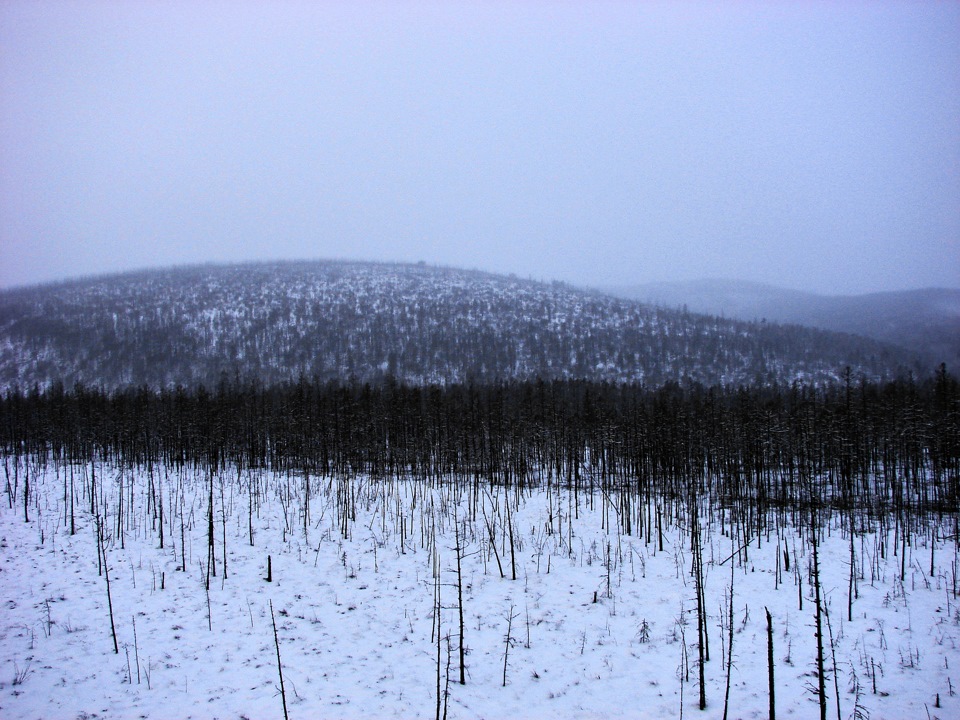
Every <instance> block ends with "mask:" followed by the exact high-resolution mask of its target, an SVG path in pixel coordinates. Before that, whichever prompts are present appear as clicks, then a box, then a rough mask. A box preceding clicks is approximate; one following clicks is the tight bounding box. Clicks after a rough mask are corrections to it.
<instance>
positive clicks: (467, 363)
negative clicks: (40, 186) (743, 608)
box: [0, 262, 932, 389]
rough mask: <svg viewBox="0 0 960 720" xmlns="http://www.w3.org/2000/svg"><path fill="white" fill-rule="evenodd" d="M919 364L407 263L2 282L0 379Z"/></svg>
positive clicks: (467, 374) (112, 381) (780, 376)
mask: <svg viewBox="0 0 960 720" xmlns="http://www.w3.org/2000/svg"><path fill="white" fill-rule="evenodd" d="M846 366H850V367H852V368H853V370H854V372H855V374H856V375H858V376H859V375H865V376H867V377H869V378H882V377H892V376H894V375H895V374H896V373H897V372H899V371H902V370H903V369H904V368H910V369H912V370H918V371H921V372H923V373H924V374H927V373H929V372H930V371H931V370H932V368H920V367H917V366H916V365H915V359H914V358H913V357H912V356H910V354H909V353H907V352H904V351H901V350H897V349H894V348H892V347H890V346H885V345H883V344H881V343H877V342H873V341H868V340H865V339H862V338H857V337H854V336H848V335H840V334H835V333H828V332H821V331H815V330H811V329H807V328H800V327H796V326H778V325H772V324H767V323H748V322H737V321H731V320H723V319H719V318H713V317H708V316H703V315H694V314H689V313H684V312H680V311H673V310H663V309H655V308H652V307H650V306H647V305H643V304H640V303H637V302H633V301H628V300H622V299H617V298H613V297H609V296H606V295H602V294H597V293H591V292H587V291H582V290H578V289H575V288H572V287H569V286H566V285H562V284H558V283H553V284H546V283H539V282H534V281H529V280H521V279H517V278H514V277H503V276H496V275H489V274H483V273H478V272H469V271H462V270H455V269H438V268H430V267H425V266H418V265H381V264H369V263H346V262H314V263H276V264H256V265H236V266H202V267H191V268H177V269H170V270H163V271H149V272H141V273H132V274H127V275H121V276H112V277H103V278H94V279H87V280H80V281H75V282H69V283H63V284H58V285H48V286H41V287H33V288H23V289H18V290H12V291H7V292H4V293H2V294H0V388H6V389H10V388H13V387H20V388H24V389H26V388H31V387H33V386H34V385H39V386H40V387H41V388H44V387H49V386H51V385H53V384H54V383H58V382H62V383H63V384H64V385H65V386H67V387H72V386H73V385H74V384H75V383H78V382H79V383H84V384H88V385H95V386H99V387H104V388H107V389H112V388H118V387H127V386H140V385H148V386H151V387H153V388H172V387H175V386H177V385H182V386H184V387H197V386H199V385H201V384H203V385H206V386H207V387H213V386H215V385H216V384H218V383H219V382H221V380H222V379H223V378H224V377H227V378H228V379H230V380H234V379H240V380H242V381H248V380H256V381H258V382H260V383H263V384H265V385H269V384H272V383H275V382H282V381H290V380H295V379H297V378H298V377H300V376H305V377H307V378H310V379H318V380H331V379H341V380H343V379H349V378H356V379H358V380H361V381H371V380H372V381H376V380H379V379H383V378H385V377H387V376H390V377H395V378H396V379H398V380H399V381H402V382H405V383H411V384H428V383H439V384H446V383H451V382H463V381H466V380H468V379H473V380H477V381H489V380H494V379H533V378H543V379H548V380H552V379H587V380H593V381H610V382H643V383H645V384H648V385H660V384H662V383H664V382H667V381H687V380H692V381H697V382H701V383H704V384H708V385H711V384H726V385H735V384H741V383H754V382H760V383H766V384H769V383H772V382H781V383H789V382H792V381H794V380H801V381H811V382H823V381H829V380H834V379H836V378H837V377H838V375H839V373H840V372H842V370H843V368H844V367H846Z"/></svg>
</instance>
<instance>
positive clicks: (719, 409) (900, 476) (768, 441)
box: [0, 366, 960, 516]
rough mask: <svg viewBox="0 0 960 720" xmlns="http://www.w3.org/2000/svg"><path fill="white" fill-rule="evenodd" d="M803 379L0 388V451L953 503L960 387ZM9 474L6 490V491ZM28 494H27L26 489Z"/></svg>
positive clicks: (787, 505) (866, 502) (795, 502)
mask: <svg viewBox="0 0 960 720" xmlns="http://www.w3.org/2000/svg"><path fill="white" fill-rule="evenodd" d="M843 377H844V379H843V381H842V382H840V383H837V384H835V385H831V386H827V387H821V388H813V387H809V386H801V385H799V384H794V385H792V386H789V387H780V386H772V387H752V388H746V387H741V388H738V389H728V388H724V387H720V386H715V387H705V386H702V385H698V384H689V385H686V386H681V385H679V384H676V383H671V384H667V385H664V386H662V387H659V388H654V389H651V388H647V387H645V386H643V385H628V384H606V383H594V382H586V381H552V382H545V381H542V380H540V381H533V382H502V383H490V384H457V385H448V386H437V385H432V386H427V387H419V386H410V385H404V384H399V383H397V382H395V381H392V380H387V381H385V382H382V383H378V384H370V383H363V384H361V383H341V382H311V381H308V380H306V379H301V380H300V381H299V382H297V383H287V384H280V385H273V386H266V387H265V386H259V385H256V384H247V385H244V384H239V383H231V382H229V381H228V380H227V379H226V378H224V379H223V381H222V382H221V384H220V385H219V386H218V387H217V388H216V389H215V390H213V391H208V390H206V389H205V388H200V389H198V390H196V391H186V390H184V389H182V388H179V389H176V390H173V391H167V390H159V391H153V390H150V389H147V388H141V389H128V390H122V391H115V392H112V393H108V392H105V391H102V390H97V389H88V388H85V387H83V386H79V385H78V386H76V387H75V388H73V389H71V390H65V389H64V388H63V387H62V386H56V387H54V388H52V389H50V390H49V391H46V392H39V391H36V390H35V391H33V392H31V393H28V394H23V393H20V392H10V393H7V395H6V396H4V397H3V398H2V399H0V443H2V445H0V447H2V449H3V452H4V454H5V455H6V456H17V455H28V456H32V457H36V458H40V459H41V460H42V461H43V462H46V459H48V458H53V459H54V460H56V461H66V462H81V461H82V462H86V461H90V460H100V461H109V462H111V463H115V464H117V465H120V466H124V465H127V466H131V467H132V466H140V467H143V466H150V465H155V464H165V465H168V466H181V467H182V466H183V465H185V464H188V465H190V466H193V467H207V468H210V469H211V471H213V472H220V471H226V470H229V469H230V468H233V469H235V470H236V471H237V472H242V471H246V470H249V469H255V468H268V469H272V470H274V471H280V472H283V471H295V472H297V473H301V474H307V475H311V474H312V475H314V476H342V477H348V478H354V477H357V476H360V475H363V476H370V477H373V478H378V477H389V478H405V477H413V478H421V479H424V480H431V481H435V482H443V481H445V480H450V481H456V482H464V481H467V482H485V483H492V484H496V485H508V486H512V485H517V486H530V485H542V484H544V483H548V484H550V483H553V484H559V485H563V486H565V487H568V488H570V487H572V488H574V489H581V490H585V491H589V492H591V493H592V492H593V491H594V490H603V491H609V490H617V491H624V492H623V496H624V497H629V496H635V497H639V498H641V499H649V498H650V497H653V496H656V497H657V498H661V499H662V498H679V497H683V496H685V495H686V494H688V493H689V492H695V493H697V494H698V495H705V496H707V497H709V498H711V505H713V506H714V507H719V506H721V505H724V504H729V503H731V502H734V501H738V502H739V501H743V500H746V501H748V502H747V504H748V506H749V507H750V508H751V509H752V510H751V512H756V513H758V514H759V515H763V514H765V513H766V512H767V511H768V510H770V509H773V508H780V509H792V510H797V509H798V508H801V507H804V506H806V505H808V504H809V502H810V501H811V500H812V499H815V500H816V501H817V502H822V503H824V504H825V505H828V506H834V507H838V508H846V507H850V505H851V504H853V503H855V504H856V505H857V506H858V507H859V508H862V509H864V510H867V511H869V512H870V513H871V514H872V515H875V516H880V515H883V514H885V513H887V512H889V511H891V510H895V511H896V512H901V511H903V510H904V509H910V510H911V511H915V512H919V513H920V514H925V513H930V512H936V513H944V512H946V513H948V514H951V513H952V514H955V513H956V509H957V507H958V504H960V387H958V383H957V381H956V379H955V378H953V377H952V376H951V375H949V374H948V373H947V371H946V368H945V367H943V366H941V368H940V369H939V370H938V372H937V373H936V374H935V376H933V377H930V378H928V379H924V380H920V381H917V380H914V379H913V378H905V379H900V380H895V381H889V382H884V383H877V382H871V381H868V380H866V379H864V378H861V379H859V380H857V379H855V378H854V377H853V375H852V373H851V372H850V371H849V370H847V371H846V372H845V373H844V376H843ZM11 482H12V480H11V479H10V477H9V476H8V477H7V493H8V495H10V496H11V497H12V495H13V491H12V490H11ZM24 500H25V501H27V498H26V497H24Z"/></svg>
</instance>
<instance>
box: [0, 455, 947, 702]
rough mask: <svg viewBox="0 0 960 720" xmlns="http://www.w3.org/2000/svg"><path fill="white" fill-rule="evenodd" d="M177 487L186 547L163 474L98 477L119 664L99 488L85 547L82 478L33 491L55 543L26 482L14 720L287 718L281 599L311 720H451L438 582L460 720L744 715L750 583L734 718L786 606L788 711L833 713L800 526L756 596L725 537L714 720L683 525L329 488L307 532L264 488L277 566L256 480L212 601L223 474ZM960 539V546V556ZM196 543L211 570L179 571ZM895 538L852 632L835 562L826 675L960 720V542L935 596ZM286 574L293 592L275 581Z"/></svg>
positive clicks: (710, 602)
mask: <svg viewBox="0 0 960 720" xmlns="http://www.w3.org/2000/svg"><path fill="white" fill-rule="evenodd" d="M83 472H87V473H89V468H86V469H84V468H76V469H75V473H76V475H77V477H79V475H80V474H81V473H83ZM153 472H154V482H155V483H158V482H159V483H160V487H161V489H162V494H163V498H164V501H163V502H164V513H165V515H164V535H165V537H164V549H162V550H161V549H160V548H159V527H158V523H159V520H156V521H154V519H153V517H152V516H153V513H154V510H155V509H156V508H153V507H151V508H150V509H149V511H148V509H147V507H146V504H145V503H146V502H147V488H148V487H149V480H148V475H147V473H146V471H136V472H135V473H134V472H131V471H129V470H128V471H124V472H122V473H121V472H120V471H119V470H117V469H115V468H109V467H100V466H98V467H97V473H98V478H100V479H99V482H101V483H105V485H106V488H107V492H106V493H105V494H104V496H103V497H102V501H101V506H100V507H101V510H102V509H103V508H104V505H103V501H104V500H105V501H108V502H109V508H107V510H106V520H105V523H104V524H105V534H106V535H107V547H106V552H105V555H106V561H107V567H108V569H109V576H110V593H111V598H112V605H113V616H114V620H115V626H116V636H117V640H118V649H119V653H116V654H115V653H114V648H113V640H112V636H111V629H110V613H109V608H108V594H107V584H106V580H105V577H104V576H103V575H101V574H99V573H98V569H99V563H98V552H97V541H96V532H95V526H96V523H95V521H94V519H93V517H91V515H90V507H89V505H90V501H89V499H87V498H84V497H83V495H82V493H81V490H80V488H81V487H82V483H80V482H79V480H76V484H75V491H76V492H77V499H76V503H75V504H76V507H75V522H76V534H74V535H71V534H70V533H69V522H68V521H67V520H65V512H64V505H63V503H64V475H63V470H62V469H61V470H60V473H59V475H58V474H55V472H54V470H53V469H52V468H50V469H48V470H46V471H45V473H44V474H43V475H42V476H34V477H31V489H30V493H31V498H32V500H31V503H30V506H29V515H30V521H29V522H25V521H24V508H23V502H22V491H23V490H22V483H23V478H22V477H21V478H20V480H19V487H18V489H17V492H18V493H19V494H18V495H16V496H15V497H13V499H14V500H16V501H17V502H16V504H15V506H14V507H13V508H9V507H8V503H7V502H4V503H3V505H2V507H0V545H2V555H0V602H2V606H3V612H2V615H0V618H2V619H0V717H3V718H94V717H96V718H116V717H124V718H126V717H129V718H170V717H183V718H187V717H191V718H214V717H217V718H241V717H247V718H271V717H274V718H276V717H283V712H284V710H283V704H282V697H281V695H280V691H279V685H280V678H279V675H278V666H277V648H276V645H275V642H274V628H273V622H272V618H271V609H270V605H271V603H272V607H273V617H274V618H275V621H276V628H277V634H278V639H279V652H280V657H281V661H282V669H283V682H284V688H285V692H286V702H287V708H288V711H289V716H290V717H291V718H371V717H374V718H379V717H400V718H409V717H433V716H434V715H435V713H436V711H437V676H438V644H437V642H436V636H435V634H434V633H435V624H434V623H435V613H434V601H435V583H434V573H433V568H434V567H437V566H438V567H439V568H440V571H441V575H440V579H441V585H440V596H441V605H442V611H441V617H440V628H441V633H440V637H441V641H440V643H439V651H440V654H439V661H440V662H439V670H440V675H441V685H442V688H443V689H444V690H446V692H447V693H448V694H447V695H446V699H444V697H443V695H444V694H445V693H441V703H440V704H441V713H442V712H443V711H444V708H443V706H444V705H445V706H446V713H447V717H449V718H547V717H550V718H591V717H596V718H606V717H624V718H634V717H636V718H643V717H653V718H673V717H677V716H678V715H680V713H681V707H682V712H683V714H684V715H686V716H690V717H694V716H703V717H720V716H721V714H722V712H723V704H724V693H725V681H726V672H725V669H726V668H725V657H726V647H725V645H726V637H727V619H726V614H727V612H726V607H727V601H726V593H727V592H728V591H729V588H730V585H731V581H732V584H733V593H734V601H733V608H734V617H733V628H734V636H733V637H734V641H733V665H732V676H731V688H730V696H729V703H730V716H731V717H734V718H751V717H758V718H762V717H767V712H768V692H767V670H768V668H767V633H766V616H765V612H764V608H765V607H766V608H768V609H769V610H770V613H771V615H772V618H773V628H774V660H775V675H776V711H777V715H778V716H779V717H795V718H810V717H816V716H818V715H819V707H818V704H817V697H816V695H815V694H814V693H813V692H812V688H815V687H816V684H817V679H816V675H815V670H816V664H815V658H816V642H815V634H814V612H813V611H814V605H813V602H812V600H811V598H812V589H811V586H810V584H809V575H808V567H809V561H810V549H809V544H808V543H807V542H805V541H804V539H803V537H802V536H800V535H799V534H798V533H797V532H796V531H795V530H793V529H792V528H782V529H781V531H780V532H779V533H778V531H777V530H776V529H772V530H771V531H770V533H764V534H763V535H762V536H761V537H759V538H756V537H754V538H752V539H751V543H750V545H749V547H748V548H747V549H746V552H745V556H744V554H743V553H738V554H737V556H736V557H735V558H734V572H733V575H732V578H731V572H730V568H731V561H730V560H729V559H728V558H729V556H730V554H731V540H730V538H729V537H728V536H726V535H724V534H723V533H722V532H721V525H720V524H719V523H718V521H717V519H716V518H714V519H713V522H712V523H711V524H709V525H707V523H706V522H705V523H704V527H705V530H704V535H703V538H704V550H703V556H704V561H705V563H706V571H707V576H706V605H707V611H708V613H709V624H708V631H709V634H708V639H709V649H710V661H709V662H708V663H706V665H705V668H706V696H707V703H708V706H707V711H706V712H705V713H700V712H699V710H698V709H697V700H698V684H697V629H696V619H695V614H694V608H695V606H696V602H695V592H694V584H693V581H692V578H691V576H690V568H691V553H690V543H689V537H690V534H689V530H688V529H687V528H683V527H680V526H679V525H678V524H673V523H671V524H669V525H667V524H666V522H665V526H664V529H663V532H664V546H663V549H662V550H660V548H659V542H658V540H659V538H658V537H657V535H656V533H655V532H654V533H653V537H652V538H651V537H650V536H649V534H648V533H647V532H646V529H645V528H644V532H643V535H642V536H639V535H638V534H637V528H636V527H634V528H633V530H634V534H633V535H626V534H623V529H622V527H621V526H620V525H619V524H618V523H617V515H616V510H615V509H614V507H615V505H612V504H611V503H609V502H607V501H606V500H605V499H604V498H603V497H600V496H596V497H594V498H592V502H591V501H590V500H591V499H590V498H587V497H586V496H585V495H583V494H581V495H579V497H578V502H577V503H576V504H575V502H574V499H573V498H572V497H570V496H569V495H568V494H567V493H565V492H559V491H557V489H556V488H554V489H552V490H551V491H550V492H547V491H546V490H545V489H541V490H535V491H527V492H525V493H524V494H522V496H521V497H519V500H518V494H517V492H516V491H515V490H504V489H502V488H501V489H493V490H485V489H483V488H482V487H480V488H477V494H473V491H472V490H471V489H470V488H467V489H466V490H464V491H463V493H462V495H461V497H460V498H459V502H457V500H456V499H455V497H454V496H455V493H454V490H453V489H452V488H450V487H449V486H448V487H443V488H437V487H433V486H430V485H428V484H426V483H423V482H418V481H413V480H411V481H407V482H394V481H372V480H355V481H353V482H351V483H347V482H344V481H330V480H329V479H320V478H311V480H310V483H311V500H310V516H309V518H308V520H307V522H306V529H305V528H304V525H305V524H304V518H303V512H302V497H303V492H304V489H305V483H304V479H303V478H302V477H299V476H288V475H277V474H263V475H262V476H260V477H259V485H258V486H259V488H260V492H261V497H262V503H261V505H260V507H259V509H258V508H253V513H252V525H253V531H254V535H253V543H254V544H253V545H251V542H250V525H249V522H250V517H249V516H250V509H251V508H250V503H249V496H248V489H249V488H250V487H251V485H252V484H251V482H250V479H249V477H248V476H246V475H244V476H243V479H242V481H241V482H237V481H236V472H235V471H234V473H233V474H232V475H231V474H230V473H224V474H223V475H222V476H218V477H217V478H216V480H215V493H214V517H215V527H214V530H215V533H214V534H215V538H216V545H215V557H216V576H215V577H211V578H210V583H209V592H208V591H207V590H206V582H205V579H206V570H205V563H206V561H207V557H208V531H209V526H208V516H207V513H208V507H209V506H208V503H209V497H208V494H207V491H208V487H209V486H208V485H207V482H208V475H207V474H206V473H205V472H196V473H195V472H194V471H190V470H187V471H185V472H182V473H178V472H177V471H174V470H167V471H164V470H162V469H160V470H158V469H156V468H155V469H154V471H153ZM121 479H122V482H123V487H124V488H125V489H124V493H125V499H124V503H125V507H124V508H123V517H124V525H123V528H122V537H120V536H118V533H117V509H118V503H117V497H118V491H119V487H120V483H121ZM131 480H133V483H132V484H131ZM221 481H222V485H223V492H222V494H221ZM181 487H182V488H184V490H185V492H184V493H183V495H182V499H183V503H182V508H183V512H182V513H181V502H180V500H181V495H180V494H179V490H180V488H181ZM131 488H132V489H133V494H132V504H131V503H130V491H131ZM348 497H349V498H352V500H353V501H355V512H356V517H355V519H352V520H348V521H347V534H348V537H347V538H344V532H343V529H344V521H343V518H342V515H341V512H340V508H342V507H343V503H344V502H345V501H346V499H347V498H348ZM508 498H509V499H510V505H511V508H512V509H511V512H510V515H509V516H508V515H507V507H508V505H507V500H508ZM515 501H518V505H516V506H514V502H515ZM455 517H456V518H457V519H459V521H460V526H459V527H460V533H459V534H460V537H461V542H462V546H463V558H462V573H461V576H462V586H463V587H462V596H463V600H462V605H463V616H464V633H463V634H464V642H465V647H466V684H465V685H460V684H459V682H458V680H459V656H458V648H459V642H460V627H459V612H458V610H459V603H458V592H457V573H456V565H457V563H456V559H457V552H456V549H455V548H456V546H457V540H456V535H455V533H454V524H455V521H454V518H455ZM508 517H509V519H510V520H511V521H512V523H513V528H514V533H515V537H514V541H515V545H516V557H515V566H516V575H517V579H516V580H515V581H514V580H512V579H511V564H510V559H511V558H510V547H509V534H508V532H507V531H508V528H509V526H508V523H507V519H508ZM224 518H225V522H224ZM644 518H646V515H645V514H644ZM181 520H182V521H183V522H182V523H181ZM488 527H489V528H492V529H493V532H494V536H495V543H494V544H491V542H490V531H489V529H488ZM952 527H953V526H952V523H951V525H950V526H949V527H947V526H944V527H943V528H941V533H940V537H941V538H942V536H943V535H946V534H949V533H950V532H952ZM181 531H182V532H183V537H184V538H185V540H186V556H187V563H186V571H178V567H180V566H181V562H182V555H181V548H180V542H181ZM434 532H435V533H436V535H435V537H436V543H434V542H433V540H432V538H433V537H434V535H433V533H434ZM224 537H225V538H226V558H227V566H226V573H224V569H223V551H224ZM887 540H888V544H887V547H886V557H885V558H883V557H880V556H879V554H878V553H877V548H878V547H879V544H878V542H877V541H878V538H877V537H876V536H875V535H874V534H872V533H866V534H864V535H858V537H857V539H856V542H855V551H856V555H857V560H856V563H857V568H858V574H859V575H860V576H861V577H860V578H859V579H858V582H857V589H858V593H859V597H857V598H856V599H854V601H853V621H852V622H849V621H848V620H847V591H848V582H849V557H850V543H849V539H848V536H846V535H844V533H843V532H842V531H841V529H840V527H839V526H837V525H833V526H832V527H830V528H829V531H828V532H826V533H825V538H824V541H823V543H822V544H821V546H820V561H821V565H822V567H821V571H822V587H823V590H824V592H825V595H826V598H827V599H828V602H829V611H830V612H829V618H830V629H829V631H830V632H832V635H833V640H834V646H835V660H834V658H833V657H832V656H831V655H830V653H829V652H828V653H827V657H826V667H827V668H828V670H829V671H830V675H829V677H827V690H828V694H829V708H828V712H829V716H830V717H836V716H837V714H838V710H837V707H836V702H837V698H836V694H835V689H834V688H835V683H836V685H837V686H838V687H839V691H840V692H839V703H840V708H839V716H840V717H841V718H849V717H851V716H853V715H854V713H855V710H858V709H859V710H861V711H862V712H863V713H864V714H863V715H862V717H866V716H867V715H866V713H867V712H868V713H869V717H871V718H874V719H875V720H879V719H881V718H926V717H928V716H929V717H931V718H933V717H940V718H956V717H960V698H957V697H955V696H953V693H952V692H951V689H953V690H957V689H958V686H960V650H958V647H957V642H958V640H960V610H958V608H960V602H958V598H956V597H955V596H954V594H953V593H954V588H955V583H956V582H957V581H956V580H955V574H956V572H957V570H958V568H957V554H956V549H955V548H956V544H955V540H953V539H949V540H947V541H944V540H942V539H938V541H937V546H936V548H935V551H936V552H935V554H934V563H935V569H934V575H933V577H930V576H929V565H930V546H929V542H930V537H929V535H927V536H926V537H916V538H913V541H912V546H908V547H907V552H908V555H907V558H906V563H905V565H903V567H904V569H905V577H904V580H903V582H901V581H900V571H901V556H900V555H896V556H895V555H894V554H893V552H894V548H893V546H892V544H893V543H892V541H893V535H892V533H891V534H890V535H889V537H888V538H887ZM494 547H495V551H494ZM433 548H435V549H436V552H434V551H433ZM733 548H734V549H735V550H736V549H737V542H736V541H734V543H733ZM784 550H787V552H788V555H789V558H790V561H791V568H790V571H789V572H787V571H785V567H784V559H783V552H784ZM898 550H899V548H898ZM268 556H269V557H270V558H271V563H270V564H271V571H272V582H267V581H266V580H265V577H266V575H267V558H268ZM498 558H499V564H498ZM778 558H779V560H778ZM741 561H742V562H741ZM501 567H502V569H503V572H504V574H505V575H506V577H502V576H501V570H500V568H501ZM797 567H799V569H800V571H799V573H798V572H796V568H797ZM798 582H799V583H801V586H800V587H799V589H798ZM801 595H802V596H803V609H802V610H801V609H800V607H799V605H800V599H801ZM511 618H512V619H511ZM508 627H509V639H508ZM825 632H827V629H826V628H825ZM447 638H449V640H448V639H447ZM828 639H829V638H828ZM505 652H507V653H508V654H507V657H506V662H505V658H504V655H505ZM834 665H835V666H836V673H837V676H836V679H834V675H833V668H834ZM448 677H449V682H448V681H447V678H448ZM504 680H506V684H505V685H504ZM857 685H859V706H857V698H858V693H857V692H854V690H855V687H856V686H857ZM938 694H939V703H940V707H939V708H938V707H936V703H937V695H938Z"/></svg>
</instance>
